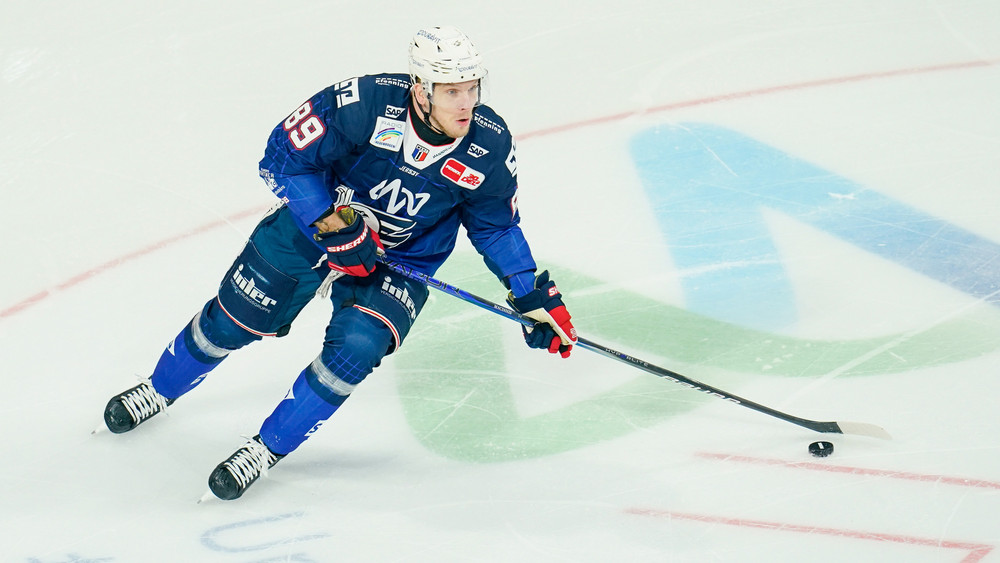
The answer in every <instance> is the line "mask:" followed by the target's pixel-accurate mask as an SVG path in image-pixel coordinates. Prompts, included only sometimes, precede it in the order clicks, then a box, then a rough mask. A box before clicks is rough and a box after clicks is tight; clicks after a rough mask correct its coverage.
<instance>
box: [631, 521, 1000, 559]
mask: <svg viewBox="0 0 1000 563" xmlns="http://www.w3.org/2000/svg"><path fill="white" fill-rule="evenodd" d="M625 513H627V514H634V515H637V516H651V517H656V518H668V519H672V520H690V521H694V522H705V523H709V524H723V525H726V526H736V527H739V528H757V529H762V530H771V531H775V532H793V533H798V534H816V535H822V536H834V537H842V538H852V539H858V540H867V541H877V542H885V543H898V544H904V545H915V546H927V547H940V548H945V549H958V550H962V551H967V552H968V555H966V556H965V558H964V559H962V563H976V562H977V561H981V560H982V559H983V558H984V557H986V556H987V555H989V554H990V553H991V552H992V551H993V546H992V545H988V544H982V543H973V542H964V541H949V540H942V539H930V538H919V537H916V536H904V535H900V534H880V533H873V532H862V531H858V530H843V529H838V528H824V527H822V526H802V525H798V524H788V523H782V522H765V521H763V520H749V519H745V518H731V517H726V516H711V515H706V514H691V513H687V512H673V511H669V510H657V509H652V508H638V507H635V508H627V509H625Z"/></svg>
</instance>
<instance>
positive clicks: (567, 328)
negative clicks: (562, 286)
mask: <svg viewBox="0 0 1000 563" xmlns="http://www.w3.org/2000/svg"><path fill="white" fill-rule="evenodd" d="M507 303H510V306H511V307H513V308H514V309H515V310H516V311H517V312H519V313H521V314H522V315H524V316H526V317H528V318H530V319H532V320H534V321H537V322H536V323H535V324H534V325H533V326H522V327H521V330H522V332H523V333H524V341H525V342H527V344H528V346H530V347H531V348H545V349H547V350H548V351H549V352H550V353H552V354H555V353H558V354H559V355H561V356H562V357H564V358H568V357H569V354H570V351H571V350H572V349H573V343H574V342H576V329H575V328H573V323H572V322H570V318H571V317H570V314H569V311H567V310H566V306H565V305H564V304H563V302H562V294H561V293H559V290H558V289H556V283H555V282H553V281H550V280H549V272H548V271H544V272H542V273H541V274H538V277H536V278H535V289H533V290H531V291H530V292H529V293H528V294H527V295H524V296H522V297H514V294H513V293H510V294H508V295H507Z"/></svg>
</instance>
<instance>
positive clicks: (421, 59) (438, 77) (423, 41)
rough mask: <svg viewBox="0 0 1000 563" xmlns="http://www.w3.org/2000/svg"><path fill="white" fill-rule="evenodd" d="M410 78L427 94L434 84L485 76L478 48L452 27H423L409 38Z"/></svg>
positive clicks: (476, 78)
mask: <svg viewBox="0 0 1000 563" xmlns="http://www.w3.org/2000/svg"><path fill="white" fill-rule="evenodd" d="M409 59H410V80H411V81H413V83H414V84H416V83H417V82H418V81H419V82H420V83H421V84H422V85H423V86H424V88H425V90H426V91H427V92H428V93H429V94H430V93H432V92H433V91H434V84H456V83H459V82H466V81H468V80H479V81H480V84H482V79H483V78H485V77H486V67H485V66H483V57H482V55H480V54H479V49H477V48H476V46H475V45H474V44H473V43H472V40H471V39H469V36H467V35H466V34H464V33H462V32H461V31H459V30H458V29H456V28H454V27H452V26H442V27H431V28H424V29H421V30H420V31H418V32H417V33H416V34H415V35H414V36H413V40H412V41H410V53H409Z"/></svg>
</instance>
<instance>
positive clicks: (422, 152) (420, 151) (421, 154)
mask: <svg viewBox="0 0 1000 563" xmlns="http://www.w3.org/2000/svg"><path fill="white" fill-rule="evenodd" d="M430 152H431V150H430V149H428V148H427V147H425V146H423V145H420V144H418V145H417V147H416V148H415V149H413V154H411V155H410V156H412V157H413V160H414V162H423V161H424V160H426V159H427V154H428V153H430Z"/></svg>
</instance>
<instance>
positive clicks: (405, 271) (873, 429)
mask: <svg viewBox="0 0 1000 563" xmlns="http://www.w3.org/2000/svg"><path fill="white" fill-rule="evenodd" d="M381 260H382V263H384V264H385V265H386V266H388V267H389V268H390V269H391V270H393V271H395V272H397V273H399V274H402V275H403V276H406V277H408V278H410V279H413V280H416V281H419V282H421V283H423V284H424V285H427V286H428V287H433V288H434V289H437V290H439V291H442V292H444V293H447V294H449V295H452V296H455V297H458V298H459V299H462V300H463V301H467V302H469V303H472V304H473V305H476V306H478V307H481V308H483V309H486V310H487V311H491V312H493V313H496V314H497V315H500V316H501V317H506V318H508V319H510V320H512V321H517V322H519V323H521V324H523V325H526V326H531V325H533V324H535V321H533V320H531V319H529V318H528V317H526V316H524V315H522V314H521V313H518V312H517V311H514V310H513V309H509V308H507V307H504V306H503V305H498V304H497V303H494V302H492V301H489V300H487V299H484V298H482V297H479V296H477V295H474V294H472V293H469V292H468V291H465V290H462V289H459V288H457V287H455V286H453V285H449V284H447V283H445V282H443V281H441V280H437V279H434V278H432V277H431V276H428V275H427V274H424V273H422V272H418V271H417V270H414V269H413V268H410V267H409V266H404V265H403V264H399V263H396V262H392V261H390V260H387V259H385V258H384V257H383V258H382V259H381ZM576 345H577V346H579V347H581V348H584V349H586V350H590V351H592V352H597V353H598V354H601V355H602V356H607V357H609V358H612V359H614V360H618V361H619V362H622V363H625V364H628V365H630V366H632V367H636V368H639V369H641V370H643V371H646V372H649V373H651V374H653V375H656V376H659V377H662V378H664V379H668V380H670V381H673V382H674V383H679V384H681V385H684V386H686V387H690V388H691V389H694V390H695V391H701V392H702V393H706V394H708V395H711V396H713V397H718V398H719V399H723V400H726V401H729V402H731V403H736V404H737V405H741V406H744V407H747V408H749V409H753V410H755V411H757V412H761V413H764V414H767V415H770V416H773V417H774V418H778V419H781V420H784V421H786V422H791V423H792V424H797V425H799V426H802V427H804V428H808V429H809V430H813V431H815V432H823V433H830V434H857V435H860V436H870V437H872V438H882V439H885V440H891V439H892V436H890V435H889V433H888V432H886V431H885V429H884V428H882V427H881V426H876V425H874V424H868V423H866V422H820V421H816V420H809V419H806V418H799V417H797V416H792V415H790V414H786V413H783V412H781V411H778V410H775V409H772V408H770V407H766V406H764V405H761V404H759V403H755V402H753V401H750V400H747V399H744V398H742V397H738V396H736V395H733V394H732V393H727V392H726V391H723V390H721V389H718V388H716V387H712V386H711V385H706V384H704V383H701V382H700V381H696V380H694V379H691V378H689V377H686V376H683V375H681V374H679V373H677V372H674V371H670V370H668V369H666V368H662V367H659V366H656V365H653V364H651V363H649V362H647V361H645V360H640V359H639V358H636V357H634V356H630V355H628V354H623V353H622V352H619V351H617V350H614V349H612V348H608V347H607V346H603V345H601V344H598V343H596V342H593V341H591V340H587V339H586V338H583V337H578V340H577V342H576Z"/></svg>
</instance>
